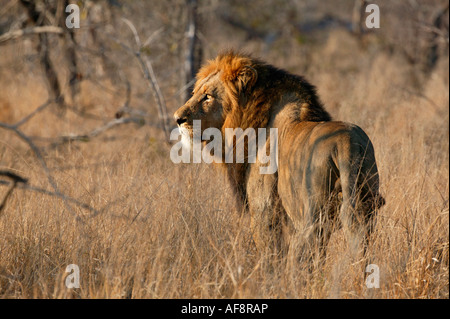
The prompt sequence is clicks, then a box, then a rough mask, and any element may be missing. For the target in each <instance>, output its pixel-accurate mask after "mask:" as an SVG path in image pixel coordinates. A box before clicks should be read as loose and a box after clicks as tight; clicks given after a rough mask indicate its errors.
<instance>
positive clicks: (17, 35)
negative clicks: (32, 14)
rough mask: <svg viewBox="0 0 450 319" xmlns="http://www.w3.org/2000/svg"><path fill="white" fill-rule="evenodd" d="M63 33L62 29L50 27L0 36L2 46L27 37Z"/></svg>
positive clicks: (34, 28) (23, 30) (12, 32)
mask: <svg viewBox="0 0 450 319" xmlns="http://www.w3.org/2000/svg"><path fill="white" fill-rule="evenodd" d="M63 32H64V31H63V29H62V28H60V27H55V26H50V25H48V26H42V27H33V28H26V29H22V30H15V31H11V32H7V33H4V34H2V35H0V44H2V43H4V42H7V41H9V40H13V39H17V38H20V37H22V36H25V35H31V34H42V33H55V34H63Z"/></svg>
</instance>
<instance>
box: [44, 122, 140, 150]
mask: <svg viewBox="0 0 450 319" xmlns="http://www.w3.org/2000/svg"><path fill="white" fill-rule="evenodd" d="M128 123H136V124H141V125H142V124H144V121H143V120H142V119H140V118H134V117H124V118H119V119H114V120H112V121H110V122H108V123H106V124H105V125H103V126H100V127H98V128H96V129H94V130H92V131H91V132H89V133H86V134H81V135H75V134H73V135H67V136H62V137H60V138H59V141H58V142H55V143H53V144H52V146H56V145H59V144H64V143H68V142H73V141H82V142H87V141H89V140H90V139H91V138H94V137H96V136H98V135H100V134H102V133H104V132H106V131H108V130H110V129H112V128H113V127H115V126H118V125H122V124H128Z"/></svg>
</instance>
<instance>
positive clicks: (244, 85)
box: [237, 66, 258, 92]
mask: <svg viewBox="0 0 450 319" xmlns="http://www.w3.org/2000/svg"><path fill="white" fill-rule="evenodd" d="M237 79H238V85H239V86H240V87H239V91H240V92H244V91H246V90H248V89H250V88H252V87H253V85H255V83H256V80H257V79H258V72H257V71H256V70H255V69H254V68H253V67H251V66H244V67H243V68H242V69H241V71H240V72H239V75H238V77H237Z"/></svg>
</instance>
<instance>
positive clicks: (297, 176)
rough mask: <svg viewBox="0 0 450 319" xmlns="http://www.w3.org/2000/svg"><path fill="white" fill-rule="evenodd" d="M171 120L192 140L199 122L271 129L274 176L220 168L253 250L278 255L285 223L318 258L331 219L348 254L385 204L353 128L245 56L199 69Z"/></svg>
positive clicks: (297, 83) (247, 167) (309, 93)
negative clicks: (247, 217)
mask: <svg viewBox="0 0 450 319" xmlns="http://www.w3.org/2000/svg"><path fill="white" fill-rule="evenodd" d="M174 117H175V120H176V122H177V123H178V126H179V127H180V128H182V129H184V130H188V132H189V134H190V135H191V137H192V136H193V133H192V132H193V121H194V120H201V126H202V132H203V130H205V129H206V128H209V127H214V128H218V129H221V131H222V134H224V132H225V129H226V128H232V129H235V128H241V129H242V130H246V129H247V128H254V129H257V128H266V129H269V128H277V129H278V155H279V156H278V171H277V172H276V173H274V174H270V175H264V174H260V170H259V167H260V165H261V164H260V163H258V162H257V163H249V162H248V161H247V162H244V163H225V161H224V160H223V161H222V163H223V164H219V165H220V166H222V167H223V168H225V172H226V175H227V177H228V179H229V181H230V183H231V185H232V188H233V189H234V191H235V194H236V197H237V199H238V201H239V202H240V203H241V204H242V206H243V207H244V208H245V209H246V210H248V211H249V212H250V214H251V225H252V230H253V234H254V240H255V243H256V246H257V247H258V249H264V248H265V247H267V246H269V245H268V244H269V243H270V246H271V247H277V248H278V249H282V248H283V247H284V246H283V244H282V243H283V240H282V238H283V237H285V236H283V234H282V231H283V229H284V227H282V226H281V225H282V224H284V222H283V221H284V220H285V216H286V215H287V216H288V217H289V220H290V221H292V224H293V225H294V227H295V230H296V232H297V236H296V237H297V238H299V239H300V240H298V241H297V242H301V243H302V247H303V250H308V251H313V250H315V249H317V248H319V251H320V252H321V253H323V252H324V251H325V248H326V245H327V242H328V240H329V237H330V235H331V230H332V228H333V227H332V225H334V223H333V221H334V220H335V217H338V218H336V220H337V221H338V224H340V225H342V226H343V227H344V229H345V230H346V233H347V235H348V236H347V238H348V239H349V243H350V244H351V246H352V247H354V248H356V247H358V246H357V245H359V244H361V243H364V245H365V243H366V240H367V237H368V235H369V233H370V231H371V229H372V228H373V219H374V212H375V211H376V210H377V209H378V208H379V207H380V206H382V204H383V201H384V200H383V198H382V197H381V196H380V195H379V192H378V188H379V178H378V171H377V165H376V163H375V155H374V149H373V146H372V143H371V142H370V140H369V138H368V137H367V135H366V134H365V133H364V131H363V130H362V129H361V128H359V127H358V126H356V125H353V124H348V123H343V122H335V121H331V117H330V115H329V114H328V113H327V112H326V111H325V110H324V108H323V106H322V104H321V102H320V101H319V98H318V97H317V95H316V91H315V88H314V87H313V86H312V85H311V84H309V83H308V82H307V81H305V80H304V79H303V78H302V77H300V76H297V75H293V74H290V73H288V72H286V71H283V70H280V69H277V68H275V67H273V66H271V65H268V64H266V63H264V62H262V61H259V60H257V59H254V58H252V57H250V56H247V55H244V54H239V53H235V52H228V53H224V54H221V55H219V56H218V57H217V58H216V59H215V60H213V61H209V62H208V63H207V64H206V65H205V66H203V67H202V69H201V70H200V71H199V73H198V75H197V83H196V85H195V88H194V91H193V96H192V97H191V98H190V99H189V101H187V102H186V104H185V105H184V106H182V107H181V108H179V109H178V110H177V111H176V112H175V115H174ZM234 143H236V142H234ZM223 144H225V143H223ZM268 144H269V142H268V141H267V142H266V148H267V149H268V146H267V145H268ZM224 147H225V145H224ZM222 154H225V152H222ZM339 207H340V209H339ZM330 222H331V223H330ZM364 239H366V240H364ZM282 250H283V249H282Z"/></svg>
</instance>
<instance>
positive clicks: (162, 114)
mask: <svg viewBox="0 0 450 319" xmlns="http://www.w3.org/2000/svg"><path fill="white" fill-rule="evenodd" d="M122 20H123V21H124V22H125V23H126V24H127V26H128V27H129V28H130V30H131V32H132V33H133V36H134V39H135V42H136V45H137V46H138V50H137V51H134V50H133V49H132V48H130V47H129V46H128V45H126V44H124V43H123V42H121V41H119V40H117V38H115V37H109V38H110V39H112V40H113V41H114V42H116V43H118V44H119V45H120V46H122V47H123V48H124V49H125V50H126V51H128V52H130V53H132V54H133V55H134V56H135V57H136V59H137V60H138V61H139V64H140V66H141V69H142V72H143V73H144V77H145V79H146V80H147V83H148V84H149V87H150V88H151V91H152V93H153V97H154V99H155V102H156V105H157V106H158V114H159V118H160V120H161V122H162V127H163V129H164V134H165V137H166V142H168V141H169V134H170V132H169V131H170V129H169V126H168V124H167V119H168V115H167V106H166V102H165V100H164V96H163V94H162V92H161V88H160V86H159V84H158V81H157V79H156V75H155V72H154V71H153V67H152V64H151V62H150V60H149V59H148V58H143V56H142V54H141V50H142V48H143V46H142V42H141V40H140V37H139V35H138V33H137V30H136V27H134V25H133V23H132V22H131V21H129V20H127V19H125V18H123V19H122ZM148 42H149V41H148V40H147V41H146V42H145V44H147V43H148Z"/></svg>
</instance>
